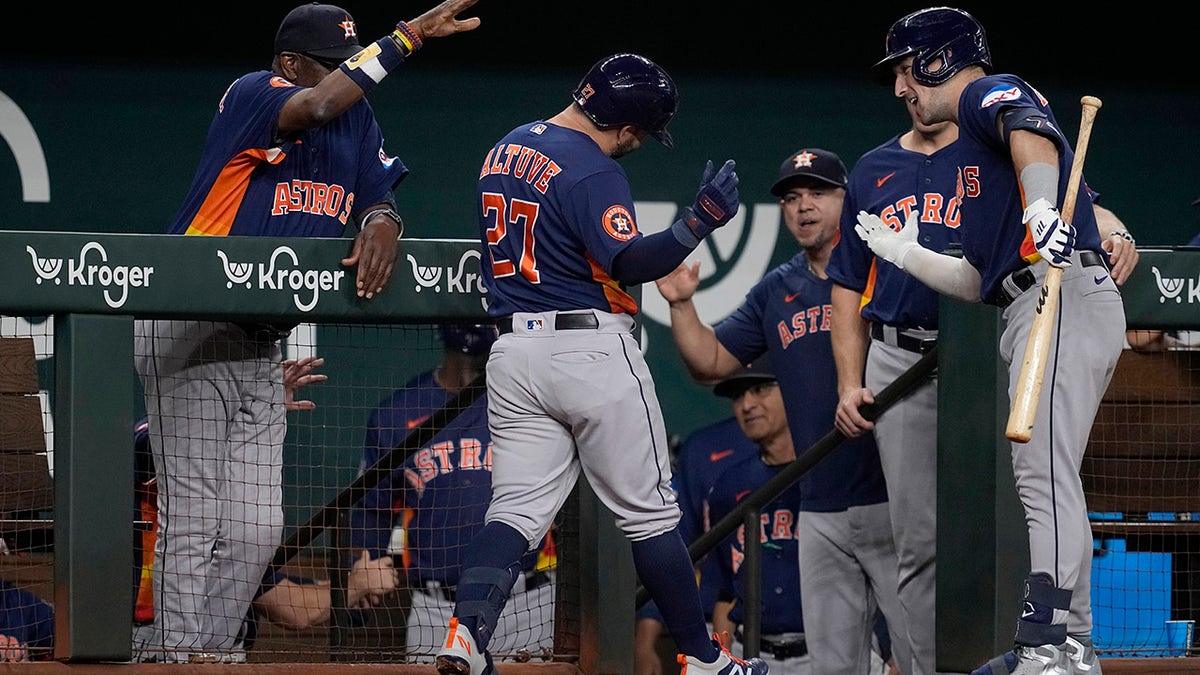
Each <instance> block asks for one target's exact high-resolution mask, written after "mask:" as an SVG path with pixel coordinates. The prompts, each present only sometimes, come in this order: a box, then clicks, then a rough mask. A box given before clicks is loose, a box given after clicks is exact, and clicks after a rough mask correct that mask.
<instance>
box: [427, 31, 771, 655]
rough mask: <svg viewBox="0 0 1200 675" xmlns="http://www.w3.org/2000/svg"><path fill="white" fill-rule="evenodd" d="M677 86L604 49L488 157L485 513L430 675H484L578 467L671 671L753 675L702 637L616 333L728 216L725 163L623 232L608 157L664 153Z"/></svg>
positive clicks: (668, 501) (661, 441)
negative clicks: (613, 528) (633, 292)
mask: <svg viewBox="0 0 1200 675" xmlns="http://www.w3.org/2000/svg"><path fill="white" fill-rule="evenodd" d="M677 105H678V92H677V90H676V88H675V83H674V82H673V81H672V80H671V77H670V76H669V75H668V74H667V73H666V71H664V70H663V69H662V68H661V67H659V66H658V65H657V64H655V63H654V62H653V61H650V60H649V59H647V58H645V57H643V56H639V55H636V54H614V55H612V56H608V57H605V58H603V59H601V60H600V61H599V62H597V63H596V64H595V65H593V66H592V68H591V69H590V70H589V71H588V72H587V74H586V75H584V77H583V79H581V80H580V82H579V84H578V86H577V87H576V88H575V90H574V91H573V93H572V101H571V103H570V104H569V105H568V106H567V107H566V108H565V109H563V110H562V111H561V112H559V113H558V114H556V115H554V116H553V117H550V118H549V119H546V120H538V121H534V122H529V123H526V124H522V125H520V126H518V127H516V128H514V129H513V130H512V131H510V132H509V133H508V134H507V135H506V136H505V137H504V138H502V139H501V140H500V141H499V142H498V143H496V144H495V145H494V146H493V147H492V148H491V149H490V150H488V152H487V155H486V157H485V158H484V161H483V165H482V166H481V167H480V171H479V189H478V198H479V201H478V207H479V228H480V241H481V244H482V254H483V255H482V260H481V263H480V267H481V269H482V271H483V280H484V284H485V286H487V288H488V292H489V305H488V313H489V314H490V315H491V316H492V317H495V319H496V324H497V326H498V327H499V330H500V338H499V339H498V340H497V341H496V344H495V345H493V346H492V351H491V355H490V357H489V360H488V365H487V371H488V379H487V388H488V426H489V428H490V430H491V433H492V441H493V443H494V446H493V450H492V458H493V467H492V468H493V474H492V486H493V496H492V503H491V505H490V507H489V508H488V513H487V523H486V525H485V526H484V528H483V530H482V531H481V532H480V533H479V534H478V535H476V537H475V538H474V539H473V540H472V542H471V545H470V546H469V547H468V549H467V551H466V553H465V554H464V556H463V568H464V570H463V573H462V575H461V576H460V577H459V582H458V595H457V602H456V603H455V607H454V616H453V618H452V619H451V620H450V622H449V627H448V631H447V634H446V637H445V639H444V640H443V641H442V643H441V644H442V650H441V652H440V653H439V655H438V659H437V666H438V671H439V672H440V673H442V675H468V674H469V675H481V674H482V673H492V672H493V671H494V668H493V667H492V665H491V662H492V659H491V655H490V654H489V653H488V651H487V650H488V646H489V642H490V641H491V638H492V635H493V633H494V632H495V630H496V621H497V618H498V617H499V615H500V612H501V610H502V609H503V608H504V605H505V603H506V600H507V598H508V594H509V591H510V589H511V588H512V587H513V583H514V581H515V580H516V576H517V575H516V570H517V569H518V568H519V561H520V560H521V558H522V557H523V556H524V555H525V554H526V553H527V552H528V551H529V550H530V549H531V547H533V546H535V545H536V542H538V541H540V540H541V539H542V537H543V536H544V535H545V534H546V532H547V531H548V530H549V528H550V525H551V523H552V522H553V520H554V516H555V514H556V513H557V512H558V510H559V508H560V507H561V506H562V505H563V503H564V502H565V500H566V499H567V497H568V496H569V494H570V493H571V491H572V489H573V488H574V486H575V482H576V480H577V479H578V477H579V473H580V472H581V471H582V472H583V473H584V475H585V476H586V477H587V480H588V482H589V483H590V484H591V486H592V488H593V490H595V492H596V494H597V495H598V496H599V498H600V500H601V501H603V503H604V504H605V505H606V506H607V507H608V508H609V509H610V510H611V511H612V512H613V514H614V515H615V517H616V521H617V524H618V526H619V527H620V528H621V529H622V530H623V531H624V532H625V535H626V536H627V537H628V539H629V540H630V542H631V544H632V549H633V561H634V566H635V568H636V570H637V573H638V576H639V577H640V579H641V581H642V584H643V586H645V588H646V589H647V590H648V591H649V592H650V597H651V598H652V599H653V600H654V602H655V604H657V605H658V608H659V610H660V611H661V612H662V614H663V617H664V619H665V621H666V624H667V626H668V628H669V630H670V632H671V635H672V637H673V638H674V639H675V642H676V643H677V645H678V646H679V649H680V651H681V652H683V653H682V654H681V655H680V657H679V658H680V662H681V663H682V664H683V668H684V670H685V671H686V672H687V673H688V675H705V674H710V673H719V674H720V675H735V674H741V675H747V674H750V673H753V674H755V675H761V674H762V673H766V672H767V666H766V664H765V663H763V662H762V661H761V660H755V659H752V660H750V661H749V662H743V661H741V660H739V659H734V658H733V657H731V656H730V655H729V652H728V650H726V649H724V648H723V646H722V645H721V643H720V641H717V640H713V639H711V637H710V636H709V635H708V634H707V630H706V627H705V625H704V612H703V609H702V608H701V605H700V597H699V594H698V592H697V590H696V584H695V577H694V575H693V568H692V562H691V559H690V558H689V556H688V553H687V547H686V545H685V544H684V541H683V538H682V537H681V536H680V534H679V530H678V527H677V524H678V522H679V517H680V511H679V506H678V505H677V504H676V497H675V492H674V490H673V489H672V488H671V465H670V456H669V451H668V447H667V434H666V429H665V428H664V423H663V416H662V410H661V408H660V407H659V403H658V397H657V395H656V393H655V389H654V381H653V378H652V377H651V375H650V370H649V368H648V367H647V365H646V361H645V359H644V357H643V356H642V352H641V349H640V347H639V345H638V342H637V340H636V339H635V337H634V335H633V333H632V330H633V328H634V322H633V314H634V313H636V312H637V310H638V307H637V303H636V302H635V300H634V299H633V297H632V296H630V295H629V294H628V293H627V292H626V291H625V288H626V286H627V285H630V284H641V283H645V282H647V281H651V280H653V279H656V278H657V277H659V276H661V275H663V274H666V273H668V272H670V271H671V270H672V269H674V268H675V266H676V265H678V264H679V262H680V261H682V260H683V259H684V258H685V257H686V256H687V255H688V254H689V253H690V252H691V251H692V250H693V249H694V248H695V247H696V246H697V245H699V243H700V241H701V240H702V239H704V238H705V237H706V236H708V234H709V233H711V232H712V231H713V230H715V229H716V228H718V227H721V226H722V225H724V224H725V223H726V222H728V220H729V219H730V218H731V217H733V215H734V214H735V213H736V212H737V209H738V192H737V173H736V172H735V170H734V162H733V160H729V161H727V162H725V163H724V164H723V165H722V166H721V167H720V168H719V169H717V168H715V167H714V165H713V164H712V162H709V163H708V165H707V166H706V167H705V170H704V173H703V175H702V178H701V182H700V189H699V191H698V193H697V196H696V200H695V202H694V203H693V204H692V205H690V206H688V207H687V208H685V209H684V210H683V213H682V215H681V217H680V218H679V219H678V220H677V221H675V223H674V224H672V225H671V227H670V228H668V229H666V230H663V231H662V232H658V233H656V234H654V235H649V236H646V235H643V234H642V233H641V232H640V231H639V230H638V223H637V215H636V213H635V211H634V206H633V196H632V194H631V191H630V187H629V182H628V180H627V178H626V177H625V172H624V171H623V170H622V169H621V167H620V165H619V164H617V162H616V161H615V160H616V159H619V158H621V157H623V156H625V155H627V154H629V153H631V152H634V151H636V150H637V149H639V148H640V147H641V146H642V144H643V143H644V142H645V141H646V139H647V138H648V137H652V138H654V139H655V140H657V141H659V142H661V143H662V144H664V145H666V146H667V147H671V146H672V145H673V141H672V138H671V134H670V132H669V131H668V130H667V125H668V123H669V122H670V121H671V119H672V117H674V115H675V110H676V107H677Z"/></svg>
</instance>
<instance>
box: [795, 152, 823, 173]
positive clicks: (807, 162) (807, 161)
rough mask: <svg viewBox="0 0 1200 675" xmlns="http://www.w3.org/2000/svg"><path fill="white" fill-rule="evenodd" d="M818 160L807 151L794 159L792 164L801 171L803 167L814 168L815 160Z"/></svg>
mask: <svg viewBox="0 0 1200 675" xmlns="http://www.w3.org/2000/svg"><path fill="white" fill-rule="evenodd" d="M816 158H817V156H816V155H814V154H813V153H811V152H809V151H807V150H805V151H804V152H802V153H800V154H798V155H796V156H795V157H793V158H792V163H793V164H794V165H795V167H796V168H797V169H799V168H800V167H803V166H812V163H813V160H814V159H816Z"/></svg>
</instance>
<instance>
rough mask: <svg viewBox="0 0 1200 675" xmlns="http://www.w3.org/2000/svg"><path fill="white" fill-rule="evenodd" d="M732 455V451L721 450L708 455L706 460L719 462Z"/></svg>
mask: <svg viewBox="0 0 1200 675" xmlns="http://www.w3.org/2000/svg"><path fill="white" fill-rule="evenodd" d="M732 454H733V451H732V450H722V451H721V452H714V453H712V454H710V455H709V456H708V460H709V461H710V462H719V461H721V460H723V459H725V458H726V457H728V456H730V455H732Z"/></svg>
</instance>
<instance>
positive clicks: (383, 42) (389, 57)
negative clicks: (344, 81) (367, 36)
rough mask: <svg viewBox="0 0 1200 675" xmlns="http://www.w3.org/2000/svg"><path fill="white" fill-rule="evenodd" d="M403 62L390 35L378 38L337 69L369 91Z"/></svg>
mask: <svg viewBox="0 0 1200 675" xmlns="http://www.w3.org/2000/svg"><path fill="white" fill-rule="evenodd" d="M403 62H404V55H403V54H402V53H401V52H400V47H399V45H397V44H396V41H395V40H393V39H392V38H391V36H388V37H385V38H379V39H378V40H376V41H375V42H373V43H371V44H369V45H367V46H366V47H365V48H363V50H362V51H361V52H359V53H357V54H355V55H354V56H351V57H350V58H348V59H346V60H345V61H343V62H342V65H340V66H338V69H339V70H341V71H342V72H343V73H345V74H346V75H347V76H349V78H350V79H352V80H354V83H355V84H357V85H358V86H359V88H360V89H362V90H363V93H364V94H366V93H369V92H370V91H371V90H372V89H374V88H375V85H377V84H379V83H380V82H381V81H383V78H385V77H387V74H388V72H390V71H391V70H392V69H393V68H395V67H396V66H399V65H400V64H401V63H403Z"/></svg>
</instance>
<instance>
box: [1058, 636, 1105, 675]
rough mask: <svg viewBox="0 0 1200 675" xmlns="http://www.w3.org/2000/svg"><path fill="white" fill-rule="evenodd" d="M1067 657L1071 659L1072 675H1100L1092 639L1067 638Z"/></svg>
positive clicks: (1098, 661)
mask: <svg viewBox="0 0 1200 675" xmlns="http://www.w3.org/2000/svg"><path fill="white" fill-rule="evenodd" d="M1066 647H1067V656H1068V657H1070V659H1071V673H1072V675H1101V671H1100V659H1099V658H1097V657H1096V649H1095V647H1094V646H1093V645H1092V638H1090V637H1088V636H1086V635H1068V636H1067V644H1066Z"/></svg>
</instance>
